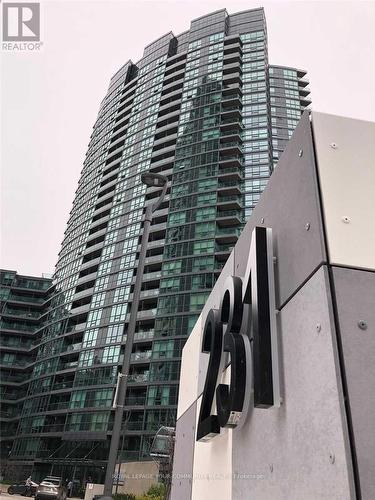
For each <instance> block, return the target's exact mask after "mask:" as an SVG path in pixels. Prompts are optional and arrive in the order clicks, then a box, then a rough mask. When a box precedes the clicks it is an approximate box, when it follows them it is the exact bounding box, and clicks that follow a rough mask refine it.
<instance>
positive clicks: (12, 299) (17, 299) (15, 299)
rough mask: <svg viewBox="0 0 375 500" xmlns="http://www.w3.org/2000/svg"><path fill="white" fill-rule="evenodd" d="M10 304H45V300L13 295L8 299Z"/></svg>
mask: <svg viewBox="0 0 375 500" xmlns="http://www.w3.org/2000/svg"><path fill="white" fill-rule="evenodd" d="M8 300H9V301H10V302H28V303H32V304H43V303H44V302H45V299H44V298H42V297H32V296H29V297H28V296H27V295H13V294H11V295H10V297H9V298H8Z"/></svg>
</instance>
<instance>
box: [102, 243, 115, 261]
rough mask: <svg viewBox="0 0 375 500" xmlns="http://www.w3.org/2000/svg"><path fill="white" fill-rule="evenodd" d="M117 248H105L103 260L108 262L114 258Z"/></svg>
mask: <svg viewBox="0 0 375 500" xmlns="http://www.w3.org/2000/svg"><path fill="white" fill-rule="evenodd" d="M115 247H116V246H115V245H108V246H106V247H104V248H103V250H102V255H101V260H106V259H110V258H111V257H113V254H114V253H115Z"/></svg>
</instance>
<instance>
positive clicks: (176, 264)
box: [163, 260, 182, 275]
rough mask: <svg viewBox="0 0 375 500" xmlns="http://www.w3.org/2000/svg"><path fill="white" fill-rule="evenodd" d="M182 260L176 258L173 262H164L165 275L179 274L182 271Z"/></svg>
mask: <svg viewBox="0 0 375 500" xmlns="http://www.w3.org/2000/svg"><path fill="white" fill-rule="evenodd" d="M181 267H182V260H175V261H173V262H164V264H163V275H168V274H179V273H180V272H181Z"/></svg>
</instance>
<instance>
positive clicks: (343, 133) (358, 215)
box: [312, 113, 375, 269]
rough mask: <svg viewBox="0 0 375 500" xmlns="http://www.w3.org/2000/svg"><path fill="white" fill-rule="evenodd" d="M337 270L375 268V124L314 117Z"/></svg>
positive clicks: (331, 252) (330, 244)
mask: <svg viewBox="0 0 375 500" xmlns="http://www.w3.org/2000/svg"><path fill="white" fill-rule="evenodd" d="M312 124H313V132H314V140H315V149H316V157H317V165H318V170H319V178H320V186H321V192H322V202H323V208H324V219H325V225H326V233H327V241H328V249H329V255H330V262H331V264H332V265H334V264H339V265H343V266H352V267H360V268H366V269H375V224H374V213H375V167H374V158H375V123H371V122H365V121H361V120H352V119H350V118H343V117H341V116H333V115H327V114H322V113H312Z"/></svg>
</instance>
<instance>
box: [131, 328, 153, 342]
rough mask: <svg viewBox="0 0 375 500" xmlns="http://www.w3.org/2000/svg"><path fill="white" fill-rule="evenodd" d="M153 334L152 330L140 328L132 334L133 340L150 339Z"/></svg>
mask: <svg viewBox="0 0 375 500" xmlns="http://www.w3.org/2000/svg"><path fill="white" fill-rule="evenodd" d="M153 336H154V330H153V329H152V330H141V331H139V332H136V333H135V335H134V340H147V339H152V338H153Z"/></svg>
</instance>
